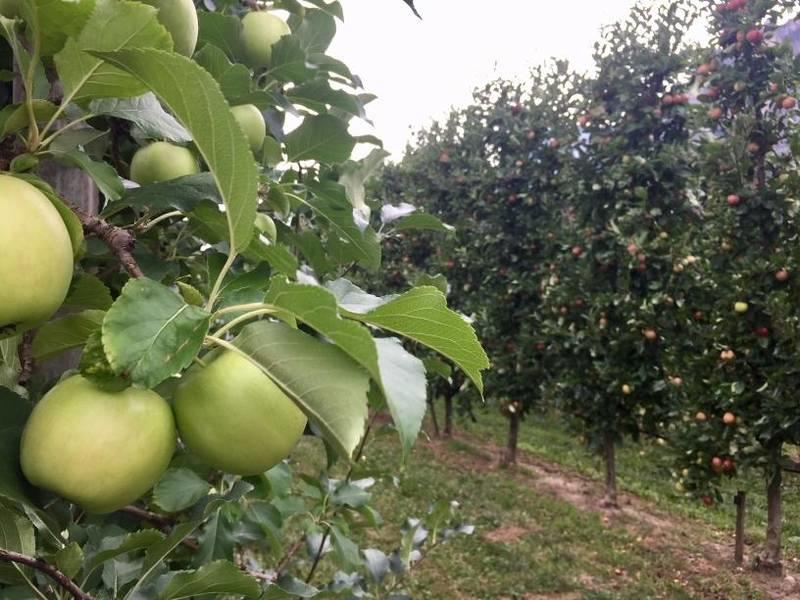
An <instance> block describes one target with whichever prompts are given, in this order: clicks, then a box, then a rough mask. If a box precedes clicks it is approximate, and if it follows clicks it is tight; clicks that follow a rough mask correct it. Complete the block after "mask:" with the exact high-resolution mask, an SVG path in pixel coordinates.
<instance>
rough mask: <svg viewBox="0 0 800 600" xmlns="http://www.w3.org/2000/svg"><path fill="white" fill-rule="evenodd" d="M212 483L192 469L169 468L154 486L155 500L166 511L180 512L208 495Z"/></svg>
mask: <svg viewBox="0 0 800 600" xmlns="http://www.w3.org/2000/svg"><path fill="white" fill-rule="evenodd" d="M210 490H211V485H209V483H208V482H207V481H206V480H205V479H203V478H202V477H200V476H199V475H198V474H197V473H195V472H194V471H192V470H191V469H185V468H181V469H169V470H168V471H167V472H166V473H164V476H163V477H162V478H161V480H160V481H159V482H158V483H157V484H156V486H155V488H153V502H154V503H155V504H156V506H158V507H159V508H160V509H162V510H165V511H166V512H170V513H173V512H179V511H182V510H184V509H186V508H189V507H190V506H192V505H193V504H194V503H195V502H197V501H198V500H200V499H201V498H204V497H205V496H207V495H208V492H209V491H210Z"/></svg>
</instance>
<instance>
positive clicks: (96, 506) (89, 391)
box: [20, 375, 176, 513]
mask: <svg viewBox="0 0 800 600" xmlns="http://www.w3.org/2000/svg"><path fill="white" fill-rule="evenodd" d="M175 441H176V435H175V421H174V420H173V417H172V411H171V410H170V407H169V404H167V402H166V401H165V400H164V399H163V398H162V397H161V396H159V395H158V394H156V393H155V392H152V391H149V390H144V389H139V388H134V387H129V388H126V389H123V390H122V391H117V390H111V389H107V388H103V387H100V386H98V385H97V384H95V383H93V382H91V381H89V380H88V379H85V378H84V377H82V376H80V375H75V376H72V377H70V378H68V379H65V380H64V381H62V382H61V383H59V384H58V385H56V386H55V387H54V388H53V389H52V390H50V392H48V393H47V394H46V395H45V397H44V398H42V400H40V401H39V403H38V404H37V405H36V407H35V408H34V409H33V412H32V413H31V416H30V419H29V420H28V422H27V424H26V425H25V429H24V431H23V434H22V443H21V446H20V464H21V466H22V471H23V473H24V474H25V477H27V478H28V481H30V482H31V483H32V484H33V485H35V486H38V487H41V488H44V489H47V490H50V491H52V492H55V493H56V494H58V495H59V496H62V497H64V498H66V499H67V500H69V501H70V502H74V503H75V504H78V505H80V506H81V507H83V508H84V509H85V510H86V511H88V512H90V513H108V512H113V511H115V510H118V509H120V508H122V507H123V506H125V505H126V504H129V503H131V502H133V501H134V500H136V499H137V498H139V497H140V496H142V495H143V494H144V493H145V492H147V490H149V489H150V488H151V487H153V485H154V484H155V483H156V482H157V481H158V479H159V478H160V477H161V475H162V474H163V473H164V471H165V470H166V468H167V466H169V461H170V459H171V458H172V454H173V452H174V451H175Z"/></svg>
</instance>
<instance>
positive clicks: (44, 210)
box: [0, 175, 73, 339]
mask: <svg viewBox="0 0 800 600" xmlns="http://www.w3.org/2000/svg"><path fill="white" fill-rule="evenodd" d="M72 260H73V257H72V242H71V241H70V237H69V232H68V231H67V227H66V226H65V225H64V221H63V220H62V219H61V215H59V213H58V211H57V210H56V208H55V207H54V206H53V204H52V202H50V200H48V199H47V196H45V195H44V194H43V193H42V192H40V191H39V190H38V189H37V188H35V187H34V186H32V185H31V184H30V183H27V182H26V181H23V180H21V179H17V178H16V177H12V176H10V175H0V339H2V338H4V337H7V336H10V335H15V334H17V333H20V332H22V331H25V330H27V329H30V328H32V327H35V326H37V325H39V324H40V323H42V322H44V321H46V320H47V319H49V318H50V317H51V316H52V315H53V314H54V313H55V312H56V311H57V310H58V308H59V307H60V306H61V304H62V303H63V302H64V298H65V297H66V296H67V292H68V291H69V284H70V281H71V280H72Z"/></svg>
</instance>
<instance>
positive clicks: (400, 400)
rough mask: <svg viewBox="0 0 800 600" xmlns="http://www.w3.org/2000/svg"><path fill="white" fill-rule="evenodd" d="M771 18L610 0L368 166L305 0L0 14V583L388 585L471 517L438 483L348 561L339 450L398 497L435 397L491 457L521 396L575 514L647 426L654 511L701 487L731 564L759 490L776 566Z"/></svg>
mask: <svg viewBox="0 0 800 600" xmlns="http://www.w3.org/2000/svg"><path fill="white" fill-rule="evenodd" d="M376 1H377V0H376ZM382 1H386V2H390V1H391V2H396V0H382ZM404 2H405V4H406V5H408V8H410V10H411V11H413V12H414V13H416V8H415V6H414V2H412V1H410V0H404ZM345 4H346V3H345ZM795 4H796V3H795V2H794V0H749V1H748V0H729V1H727V2H719V1H717V0H713V1H712V0H705V1H699V0H698V1H696V2H693V1H690V0H672V1H666V2H656V3H655V4H653V5H652V6H650V5H637V6H636V7H634V9H633V10H632V11H631V13H630V16H629V17H628V18H627V19H626V20H624V21H621V22H620V23H617V24H615V25H613V26H610V27H608V28H607V29H605V30H604V32H603V35H602V38H601V40H600V41H599V42H598V43H597V45H596V46H595V52H594V61H595V65H594V68H593V69H592V70H591V71H590V72H588V73H578V72H576V71H575V70H574V69H572V68H571V67H570V66H569V65H568V64H566V63H564V62H554V63H552V64H547V65H544V66H540V67H537V68H535V69H533V70H532V71H531V73H530V76H529V77H528V78H527V79H526V80H525V81H513V82H512V81H504V80H497V81H493V82H490V83H488V84H486V85H485V86H484V87H482V88H479V89H477V90H476V92H475V95H474V99H473V103H472V104H470V105H469V106H467V107H465V108H462V109H456V110H453V112H452V114H451V115H450V117H449V118H448V119H447V120H445V121H443V122H441V123H436V124H434V125H432V126H431V127H430V128H428V129H427V130H423V131H421V132H420V133H419V134H418V137H417V139H416V142H415V143H414V144H413V145H410V146H409V147H408V151H407V153H406V156H405V158H404V159H403V160H402V161H401V162H399V163H397V164H388V165H385V166H383V162H384V159H386V158H387V156H388V153H387V152H385V151H384V150H383V148H382V144H381V141H380V139H379V138H378V137H375V136H372V135H363V136H354V135H352V134H351V133H350V124H351V123H352V122H354V121H359V120H363V121H366V120H367V119H368V108H369V106H368V105H369V102H370V101H371V100H373V99H374V97H373V96H372V95H370V94H369V93H367V92H366V91H365V90H364V89H363V87H362V86H363V84H362V82H361V80H360V78H359V77H358V76H357V75H356V74H354V73H353V72H352V71H351V70H350V68H349V67H348V66H347V65H346V64H345V63H343V62H342V61H340V60H338V59H337V58H335V57H333V56H331V55H330V54H328V49H329V47H330V44H331V42H332V40H333V39H334V37H335V35H336V30H337V23H338V22H340V21H341V20H343V19H344V14H343V6H342V3H340V2H338V1H335V0H333V1H331V0H271V1H264V2H262V1H252V0H247V1H241V2H240V1H236V0H218V1H216V2H198V3H195V2H193V1H192V0H142V1H138V0H0V34H1V35H2V38H3V42H2V47H3V52H2V55H1V56H2V61H3V66H2V73H3V75H4V76H3V78H2V82H1V83H0V89H2V100H3V108H2V109H0V130H2V131H1V132H0V135H1V136H2V139H1V140H0V169H2V171H3V172H2V173H0V597H2V598H4V599H5V598H9V599H11V600H13V599H17V598H23V599H27V598H39V599H47V598H59V599H61V598H69V597H71V598H76V599H78V600H87V599H92V598H97V599H100V598H123V599H125V600H139V599H144V598H159V599H161V600H170V599H177V598H190V597H201V596H202V597H208V596H211V597H218V598H234V597H235V598H264V599H267V598H274V599H279V598H315V597H319V598H323V597H325V598H331V597H340V598H394V599H399V598H407V597H410V596H409V595H408V592H407V589H408V587H409V585H410V577H412V576H413V575H414V572H413V568H414V566H415V565H416V564H417V563H418V562H419V561H421V560H423V558H424V557H425V556H427V555H428V553H430V552H431V551H433V550H434V549H436V548H437V547H438V546H440V545H442V544H444V543H445V542H448V541H449V540H451V539H454V538H457V537H459V536H468V535H469V534H471V533H472V532H473V526H472V525H470V524H467V523H464V522H463V520H462V519H461V517H460V515H459V512H458V510H457V507H458V503H457V502H454V501H453V500H454V499H450V498H448V499H439V500H438V501H437V502H433V503H432V504H431V505H430V506H429V508H428V510H426V511H422V513H421V514H403V515H391V516H387V519H389V518H390V519H392V520H395V521H396V520H397V519H398V518H399V519H400V521H399V522H398V523H394V524H395V525H398V529H397V531H398V532H399V534H398V536H397V539H396V540H393V542H392V543H391V545H390V546H387V547H373V545H376V542H375V540H376V539H382V538H377V537H376V535H375V533H376V532H378V531H380V530H382V529H384V528H385V524H386V521H385V520H384V516H382V515H381V514H380V512H379V511H378V510H377V508H376V502H375V498H374V497H373V495H374V494H373V486H374V485H375V484H376V477H378V476H377V475H376V473H375V472H373V471H370V470H369V469H368V468H367V467H365V466H364V461H363V460H362V459H364V457H365V449H366V448H367V446H368V444H370V443H371V442H372V441H373V440H374V439H376V438H377V437H378V434H379V433H381V432H382V431H385V430H389V431H391V433H392V434H393V438H392V443H394V444H395V448H396V449H395V452H394V454H395V455H396V460H397V462H396V465H395V466H393V468H392V472H391V473H383V474H381V475H380V478H381V479H383V480H386V481H390V482H392V484H393V485H395V486H396V487H399V486H400V482H401V481H402V479H403V477H405V476H406V473H405V471H404V468H405V465H406V464H407V461H408V459H409V455H410V454H411V453H412V452H414V449H413V446H414V443H415V441H416V439H417V438H418V437H419V434H420V432H421V430H422V425H423V420H424V419H425V417H426V411H427V410H428V408H429V407H430V408H433V409H434V410H435V408H436V400H437V399H438V397H440V396H443V397H444V398H445V400H446V406H447V415H448V417H447V419H446V425H445V432H446V433H450V432H451V431H452V427H453V412H454V402H458V405H459V407H461V408H462V409H464V410H465V411H468V412H470V413H471V414H474V408H475V407H477V406H478V405H479V404H482V403H483V402H484V401H486V402H488V403H490V404H493V405H495V406H496V407H497V408H498V409H499V410H500V411H501V413H502V414H503V415H504V416H505V417H507V419H508V426H509V429H508V434H509V437H508V453H507V456H506V459H505V463H506V465H511V464H513V463H514V462H515V460H516V456H517V445H518V438H519V436H520V429H521V427H523V426H524V420H525V418H526V417H528V416H529V415H532V414H534V413H536V412H538V413H544V412H547V413H555V414H557V415H558V418H560V419H563V420H564V421H565V422H566V423H568V424H569V426H570V427H573V428H575V429H576V430H577V431H579V432H580V435H581V436H582V439H583V440H584V441H585V443H586V445H587V446H588V447H589V448H590V449H592V450H593V451H595V452H597V453H598V454H599V455H600V456H601V457H602V460H603V465H604V472H605V494H604V496H603V497H602V498H599V497H598V498H597V502H598V504H602V505H603V506H604V507H605V508H606V509H608V510H614V509H616V508H617V507H618V505H619V492H618V483H617V480H618V477H617V451H618V449H619V448H620V445H621V444H628V443H635V442H636V441H638V440H640V439H646V438H652V439H658V440H660V442H659V443H660V444H662V445H663V446H664V448H666V449H668V450H669V452H670V457H671V462H672V465H671V469H670V471H671V474H670V473H667V474H665V476H666V477H670V475H671V476H672V477H673V478H674V480H675V481H674V484H672V485H673V487H674V492H673V493H674V494H677V495H679V496H681V497H682V498H684V499H686V500H689V499H691V501H692V502H699V503H702V505H703V506H705V507H707V509H708V510H714V509H715V507H716V506H717V505H718V504H719V503H721V502H728V501H729V500H730V497H731V494H735V497H736V502H737V506H738V515H737V528H736V530H737V536H736V545H735V548H736V550H735V555H736V556H735V557H736V560H737V561H739V562H742V561H743V559H744V556H743V545H742V544H743V535H744V534H743V531H744V530H743V523H744V522H745V520H746V518H747V512H746V507H747V502H748V498H752V497H753V495H754V494H759V495H763V496H764V497H765V498H766V500H765V501H766V505H767V518H766V521H767V524H766V536H765V543H764V544H763V548H759V551H758V552H757V553H756V554H757V555H756V554H754V555H753V556H752V557H751V558H752V563H753V565H754V566H755V567H757V568H759V569H763V570H766V571H768V572H771V573H780V572H782V569H783V558H784V557H783V554H782V553H783V549H784V546H785V540H783V539H782V536H781V533H782V525H783V518H782V507H783V504H782V503H783V499H784V498H783V494H782V492H783V490H784V485H785V481H786V478H788V477H791V476H792V475H791V473H796V472H800V463H798V458H797V456H798V454H797V448H798V445H800V410H799V409H800V406H799V405H798V401H797V398H796V390H797V389H798V388H800V363H798V361H797V345H798V322H800V305H798V302H797V299H798V285H800V284H798V280H797V276H798V273H800V252H798V250H797V248H798V238H799V237H800V221H798V197H800V196H799V194H800V170H799V169H798V161H797V160H796V158H795V156H794V155H795V153H797V152H798V151H800V127H798V123H799V122H800V111H799V110H798V106H797V99H796V94H797V93H800V59H799V58H798V53H800V32H799V31H798V27H797V24H798V21H797V18H798V9H797V7H796V6H795ZM704 24H705V25H707V26H708V30H709V35H708V36H706V37H705V38H704V39H707V40H710V41H708V42H704V43H703V44H700V45H698V44H697V43H696V42H695V41H693V39H691V38H690V35H689V32H690V31H692V30H693V28H694V29H696V27H695V26H697V25H704ZM367 83H368V82H367ZM354 156H360V157H364V158H360V159H355V158H354ZM476 331H477V334H476ZM479 338H480V341H479ZM482 344H483V345H482ZM484 346H485V348H486V351H484V349H483V347H484ZM490 365H491V369H490V368H489V367H490ZM484 372H485V377H486V380H485V382H484ZM484 383H485V387H484ZM433 416H434V417H435V414H434V415H433ZM436 427H437V428H438V423H437V424H436ZM301 440H303V442H301ZM309 440H311V441H310V442H309ZM305 442H309V443H313V444H316V447H317V448H318V449H319V451H320V453H319V455H320V456H321V457H323V460H321V461H319V462H320V464H315V465H313V470H314V472H315V473H317V475H316V476H311V475H309V474H308V471H301V470H300V468H299V466H298V465H297V464H296V463H295V462H294V461H293V460H292V456H293V451H294V450H295V449H296V447H297V446H298V444H300V445H302V444H303V443H305ZM754 474H755V476H756V477H757V478H758V480H759V482H760V485H759V489H757V490H754V489H752V486H749V484H748V483H747V482H750V481H752V478H753V476H754ZM448 549H449V546H448ZM448 549H445V550H443V552H447V551H448Z"/></svg>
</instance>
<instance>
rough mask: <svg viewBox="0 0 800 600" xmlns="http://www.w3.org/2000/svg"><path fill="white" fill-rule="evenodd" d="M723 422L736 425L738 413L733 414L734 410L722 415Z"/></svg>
mask: <svg viewBox="0 0 800 600" xmlns="http://www.w3.org/2000/svg"><path fill="white" fill-rule="evenodd" d="M722 422H723V423H725V425H728V426H730V425H735V424H736V415H735V414H733V413H732V412H726V413H725V414H724V415H722Z"/></svg>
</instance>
